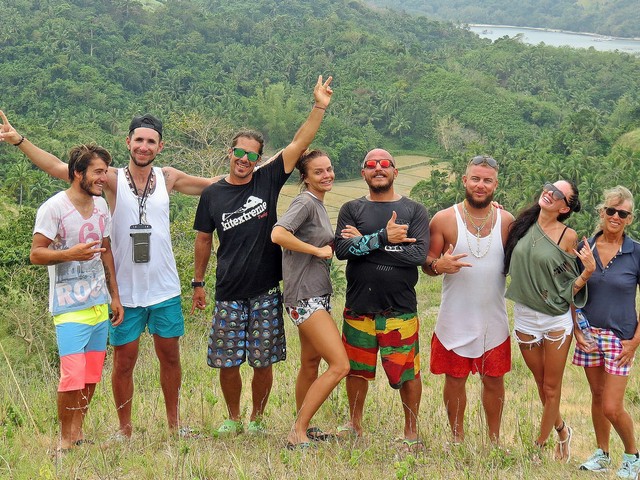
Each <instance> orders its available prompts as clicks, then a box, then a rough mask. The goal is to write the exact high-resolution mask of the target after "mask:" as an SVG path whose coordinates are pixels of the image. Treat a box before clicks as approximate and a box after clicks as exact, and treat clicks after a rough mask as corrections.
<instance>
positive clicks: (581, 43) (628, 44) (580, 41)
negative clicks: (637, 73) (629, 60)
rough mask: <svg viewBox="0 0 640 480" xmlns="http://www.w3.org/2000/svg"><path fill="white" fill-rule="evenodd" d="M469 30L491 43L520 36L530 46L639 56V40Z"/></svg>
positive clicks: (478, 27)
mask: <svg viewBox="0 0 640 480" xmlns="http://www.w3.org/2000/svg"><path fill="white" fill-rule="evenodd" d="M469 30H471V31H472V32H474V33H476V34H477V35H479V36H480V37H482V38H488V39H490V40H492V41H494V40H497V39H498V38H501V37H504V36H505V35H506V36H509V37H515V36H516V35H522V36H523V37H522V41H523V42H524V43H528V44H530V45H538V44H539V43H544V44H545V45H549V46H552V47H563V46H568V47H573V48H590V47H593V48H595V49H596V50H601V51H608V52H613V51H615V50H618V51H620V52H625V53H633V54H636V55H638V54H640V40H634V39H629V38H615V37H607V36H603V35H595V34H589V33H574V32H563V31H557V30H548V29H542V28H527V27H508V26H503V25H469Z"/></svg>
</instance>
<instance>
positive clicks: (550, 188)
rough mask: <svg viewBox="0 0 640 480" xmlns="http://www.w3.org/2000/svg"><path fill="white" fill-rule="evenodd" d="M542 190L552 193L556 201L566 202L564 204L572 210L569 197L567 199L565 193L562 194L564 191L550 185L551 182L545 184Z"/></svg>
mask: <svg viewBox="0 0 640 480" xmlns="http://www.w3.org/2000/svg"><path fill="white" fill-rule="evenodd" d="M542 190H544V191H545V192H547V193H550V194H551V196H552V197H553V199H554V200H564V203H566V204H567V207H569V208H571V205H569V202H568V201H567V197H565V196H564V193H562V191H561V190H560V189H559V188H558V187H556V186H555V185H554V184H553V183H549V182H547V183H545V184H544V186H543V187H542Z"/></svg>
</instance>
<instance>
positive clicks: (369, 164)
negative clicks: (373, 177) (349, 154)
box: [362, 158, 395, 170]
mask: <svg viewBox="0 0 640 480" xmlns="http://www.w3.org/2000/svg"><path fill="white" fill-rule="evenodd" d="M377 164H380V167H382V168H389V167H395V165H394V164H393V162H392V161H391V160H387V159H386V158H384V159H382V160H365V162H364V163H363V164H362V168H366V169H368V170H373V169H374V168H376V165H377Z"/></svg>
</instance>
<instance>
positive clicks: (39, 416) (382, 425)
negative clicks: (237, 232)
mask: <svg viewBox="0 0 640 480" xmlns="http://www.w3.org/2000/svg"><path fill="white" fill-rule="evenodd" d="M418 295H419V305H420V316H421V319H422V326H421V342H422V352H421V357H422V368H423V375H422V382H423V385H424V393H423V399H422V404H421V417H420V420H419V427H420V433H421V436H422V437H423V438H424V440H425V444H426V446H427V452H426V453H425V454H424V455H418V456H416V457H414V456H412V455H405V454H403V453H402V452H401V449H400V442H399V438H400V437H401V434H402V410H401V405H400V400H399V395H398V394H397V392H396V391H394V390H392V389H391V388H389V386H388V384H387V382H386V380H385V378H384V376H381V375H380V374H379V375H378V378H377V379H376V381H375V382H374V383H373V384H372V385H371V388H370V392H369V396H368V398H367V404H366V410H365V412H366V414H365V436H364V437H363V438H362V439H358V440H341V441H333V442H326V443H323V444H321V445H319V446H318V448H317V449H314V450H312V451H306V452H291V451H287V450H285V449H283V445H284V442H285V438H286V435H287V432H288V430H289V428H290V427H291V424H292V422H293V419H294V414H295V412H294V410H295V402H294V398H293V393H294V384H295V376H296V372H297V365H298V362H297V359H298V355H299V343H298V339H297V332H296V330H295V327H293V325H292V324H291V322H290V321H289V320H288V319H287V324H286V325H287V335H288V337H287V338H288V342H289V349H288V360H287V361H286V362H282V363H279V364H277V365H276V366H275V368H274V373H275V382H274V388H273V392H272V395H271V399H270V401H269V407H268V409H267V414H266V423H267V425H268V427H269V433H268V434H267V435H265V436H262V437H253V436H249V435H246V434H245V435H240V436H238V437H233V438H224V439H223V438H213V435H212V432H213V431H214V430H215V429H216V428H217V426H218V425H219V424H220V422H222V420H223V419H224V418H225V411H226V409H225V407H224V401H223V398H222V394H221V391H220V387H219V385H218V381H217V373H216V371H214V370H213V369H211V368H209V367H207V366H206V363H205V355H206V339H207V330H208V323H209V319H208V314H207V315H205V314H202V315H200V316H187V333H186V335H185V337H184V338H183V339H182V341H181V348H182V362H183V386H182V392H181V414H182V420H183V422H184V423H185V424H188V425H189V426H191V427H193V428H195V429H198V430H200V431H202V432H203V433H204V434H206V435H207V438H204V439H198V440H179V439H175V438H170V437H169V436H168V435H167V432H166V426H165V425H166V423H165V416H164V404H163V401H162V396H161V392H160V386H159V379H158V366H157V360H156V358H155V355H154V353H153V350H152V344H151V339H150V338H149V337H148V336H145V337H143V339H142V342H141V354H140V359H139V362H138V367H137V369H136V372H135V382H136V393H135V398H134V403H133V410H134V425H135V433H134V437H133V440H132V441H131V442H130V444H128V445H120V444H114V445H110V446H105V445H102V443H103V442H104V441H105V440H106V439H107V437H108V436H109V435H110V434H111V433H113V432H114V431H115V429H116V425H117V420H116V412H115V409H114V407H113V400H112V397H111V391H110V380H109V376H110V370H111V357H110V356H109V357H108V359H107V365H106V371H105V374H104V381H103V382H102V383H101V384H99V386H98V388H97V391H96V395H95V397H94V400H93V403H92V405H91V409H90V413H89V415H88V417H87V419H86V424H85V433H86V436H87V437H88V438H91V439H94V440H95V441H96V444H95V445H93V446H88V447H82V448H79V449H76V451H74V452H72V453H70V454H68V455H66V456H65V457H64V458H63V459H61V460H58V461H55V460H52V458H51V457H50V455H49V454H48V451H49V450H51V449H53V448H54V447H55V445H56V442H57V432H58V427H57V420H56V411H55V403H54V402H55V400H54V399H55V390H56V385H57V372H56V370H55V368H52V367H51V365H49V364H48V363H46V362H45V360H42V362H44V363H45V364H43V365H40V367H39V368H33V367H29V368H26V367H23V366H22V365H21V364H20V362H11V365H10V366H11V368H12V370H13V371H14V372H15V375H16V381H14V379H13V378H12V376H11V375H10V372H9V364H8V363H7V360H6V359H5V357H4V356H0V373H2V375H1V377H0V385H1V387H0V478H10V479H34V478H44V479H54V478H55V479H58V478H59V479H75V478H82V479H156V478H158V479H159V478H162V479H165V478H171V479H213V478H230V479H280V478H300V479H303V478H310V477H311V478H323V479H324V478H349V479H365V478H366V479H370V478H372V476H375V478H385V479H386V478H397V479H418V478H436V479H440V478H441V479H451V478H474V479H485V478H500V479H503V478H504V479H512V478H513V479H519V478H548V479H552V478H553V479H555V478H559V477H562V478H582V477H581V475H579V473H578V471H577V465H578V464H579V461H580V460H581V459H584V458H586V456H588V454H590V453H591V450H592V449H593V447H594V445H593V442H594V438H593V433H592V428H591V422H590V417H589V394H588V388H587V384H586V380H585V379H584V375H583V373H582V371H581V369H579V368H576V367H572V366H568V367H567V372H566V374H565V388H564V391H563V401H562V411H563V413H564V414H565V416H566V418H567V422H568V423H569V424H570V425H571V426H572V427H573V428H574V430H575V438H574V443H573V451H574V454H573V459H572V461H571V463H570V464H569V465H561V464H557V463H555V462H554V461H552V460H550V457H551V453H549V458H545V459H543V462H542V464H537V463H535V462H532V461H531V457H532V452H531V448H530V446H531V444H532V443H533V439H534V437H535V434H536V431H537V426H538V420H539V417H540V412H541V407H540V404H539V401H538V398H537V393H536V390H535V386H534V382H533V379H532V378H531V375H530V374H529V372H528V370H527V369H526V367H525V366H524V365H523V363H522V360H521V358H520V354H519V353H518V351H517V348H516V347H515V345H513V347H514V350H513V352H514V353H513V358H514V367H513V371H512V372H511V373H510V374H508V375H507V377H506V387H507V403H506V406H505V412H504V420H503V434H502V441H503V444H504V447H505V448H506V449H508V450H509V454H506V453H505V452H504V451H501V450H496V449H492V448H491V446H490V445H489V444H488V442H487V436H486V429H485V426H484V418H483V410H482V407H481V404H480V401H479V395H480V391H479V382H478V379H477V378H476V377H472V378H470V380H469V383H468V386H469V388H468V394H469V402H468V408H467V415H466V428H467V442H466V443H465V445H464V446H460V447H449V446H448V444H447V441H448V440H449V429H448V425H447V421H446V415H445V411H444V407H443V405H442V400H441V389H442V383H443V378H442V377H441V376H433V375H431V374H430V373H428V362H429V340H430V338H431V333H432V331H433V326H434V322H435V316H436V314H437V307H438V304H439V299H440V279H439V278H436V279H433V278H429V277H426V276H421V279H420V282H419V284H418ZM335 300H336V301H335V303H334V317H335V318H338V317H339V313H340V312H341V310H342V304H343V302H344V300H343V299H342V298H336V299H335ZM185 301H188V298H186V297H185ZM47 321H48V320H47ZM33 354H34V355H38V352H35V351H34V352H33ZM43 358H46V356H43ZM242 371H243V375H244V378H245V385H246V388H245V389H244V391H243V400H242V405H243V408H245V411H244V413H245V421H247V420H246V419H247V416H248V412H247V410H246V409H248V408H249V394H250V392H249V388H248V385H249V381H250V369H249V368H246V367H245V368H243V369H242ZM380 371H381V370H379V372H380ZM21 394H22V395H24V400H23V398H22V396H21ZM639 398H640V386H639V384H638V380H637V375H633V376H632V378H631V380H630V383H629V388H628V408H629V410H630V413H631V415H632V417H633V418H636V419H637V418H639V415H638V414H639V413H640V400H638V399H639ZM347 416H348V405H347V400H346V394H345V391H344V384H341V385H339V387H338V388H337V389H336V391H335V392H334V393H333V394H332V395H331V397H330V398H329V399H328V400H327V402H326V403H325V405H324V406H323V407H322V409H321V410H320V412H318V414H317V416H316V418H315V419H314V425H318V426H320V427H321V428H323V429H332V428H335V427H336V426H337V425H339V424H341V423H343V422H345V421H346V419H347ZM612 437H613V438H612V454H613V455H614V457H613V458H614V461H616V462H617V460H618V457H619V456H620V454H621V453H622V451H621V450H622V446H621V444H620V441H619V440H618V438H617V436H616V435H615V434H614V435H613V436H612ZM550 451H551V449H550ZM599 478H607V477H599Z"/></svg>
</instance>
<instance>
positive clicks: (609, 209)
mask: <svg viewBox="0 0 640 480" xmlns="http://www.w3.org/2000/svg"><path fill="white" fill-rule="evenodd" d="M604 213H606V214H607V215H609V216H610V217H613V216H614V215H615V214H616V213H617V214H618V217H620V218H621V219H622V220H624V219H625V218H627V217H628V216H629V215H631V212H627V211H626V210H618V209H617V208H613V207H607V208H605V209H604Z"/></svg>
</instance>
